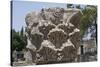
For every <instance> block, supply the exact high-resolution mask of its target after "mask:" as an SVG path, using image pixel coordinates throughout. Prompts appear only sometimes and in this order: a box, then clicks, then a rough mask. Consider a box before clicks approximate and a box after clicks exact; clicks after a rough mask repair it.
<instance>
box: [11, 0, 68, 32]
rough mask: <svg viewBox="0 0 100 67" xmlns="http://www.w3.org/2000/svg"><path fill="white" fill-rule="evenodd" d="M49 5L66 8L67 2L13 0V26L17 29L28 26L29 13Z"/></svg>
mask: <svg viewBox="0 0 100 67" xmlns="http://www.w3.org/2000/svg"><path fill="white" fill-rule="evenodd" d="M49 7H63V8H66V4H63V3H45V2H33V1H13V18H12V19H13V21H12V28H13V29H15V30H16V31H20V29H21V28H22V26H23V27H25V26H26V24H25V16H26V14H27V13H29V12H31V11H34V10H40V9H41V8H49Z"/></svg>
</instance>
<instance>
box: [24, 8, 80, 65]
mask: <svg viewBox="0 0 100 67" xmlns="http://www.w3.org/2000/svg"><path fill="white" fill-rule="evenodd" d="M80 15H81V13H80V10H72V9H67V10H65V9H63V8H49V9H41V11H40V12H38V13H37V12H33V13H30V14H28V15H27V16H26V18H25V20H26V24H27V27H26V34H27V37H28V41H30V42H31V45H34V47H35V48H36V49H35V52H37V53H38V55H40V58H41V57H42V60H40V59H39V61H38V60H37V63H39V62H41V61H43V62H44V63H45V62H46V61H47V62H48V63H49V61H70V60H74V59H75V58H76V55H77V50H78V47H79V46H80V43H79V42H80V29H79V26H80V25H79V23H80ZM28 45H30V44H29V43H28V44H27V48H29V49H30V47H28ZM35 58H36V57H35ZM35 61H36V60H35Z"/></svg>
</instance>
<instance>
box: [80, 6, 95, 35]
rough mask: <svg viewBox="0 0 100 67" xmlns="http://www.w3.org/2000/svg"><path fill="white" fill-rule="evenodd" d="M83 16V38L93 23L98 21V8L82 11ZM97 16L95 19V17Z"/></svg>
mask: <svg viewBox="0 0 100 67" xmlns="http://www.w3.org/2000/svg"><path fill="white" fill-rule="evenodd" d="M82 13H83V16H82V18H81V23H80V29H81V36H83V35H84V33H85V31H86V30H87V29H88V27H90V26H91V25H92V24H93V21H94V20H96V14H97V8H96V7H95V8H94V7H92V6H86V7H85V8H84V9H83V10H82ZM94 16H95V17H94Z"/></svg>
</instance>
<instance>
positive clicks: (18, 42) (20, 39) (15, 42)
mask: <svg viewBox="0 0 100 67" xmlns="http://www.w3.org/2000/svg"><path fill="white" fill-rule="evenodd" d="M20 33H22V30H21V31H20ZM11 34H12V35H11V36H12V39H11V40H12V41H11V42H12V43H11V46H12V47H11V50H12V51H14V50H17V51H21V50H22V49H24V48H25V46H26V36H24V35H23V34H19V32H16V31H15V30H14V29H12V30H11Z"/></svg>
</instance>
